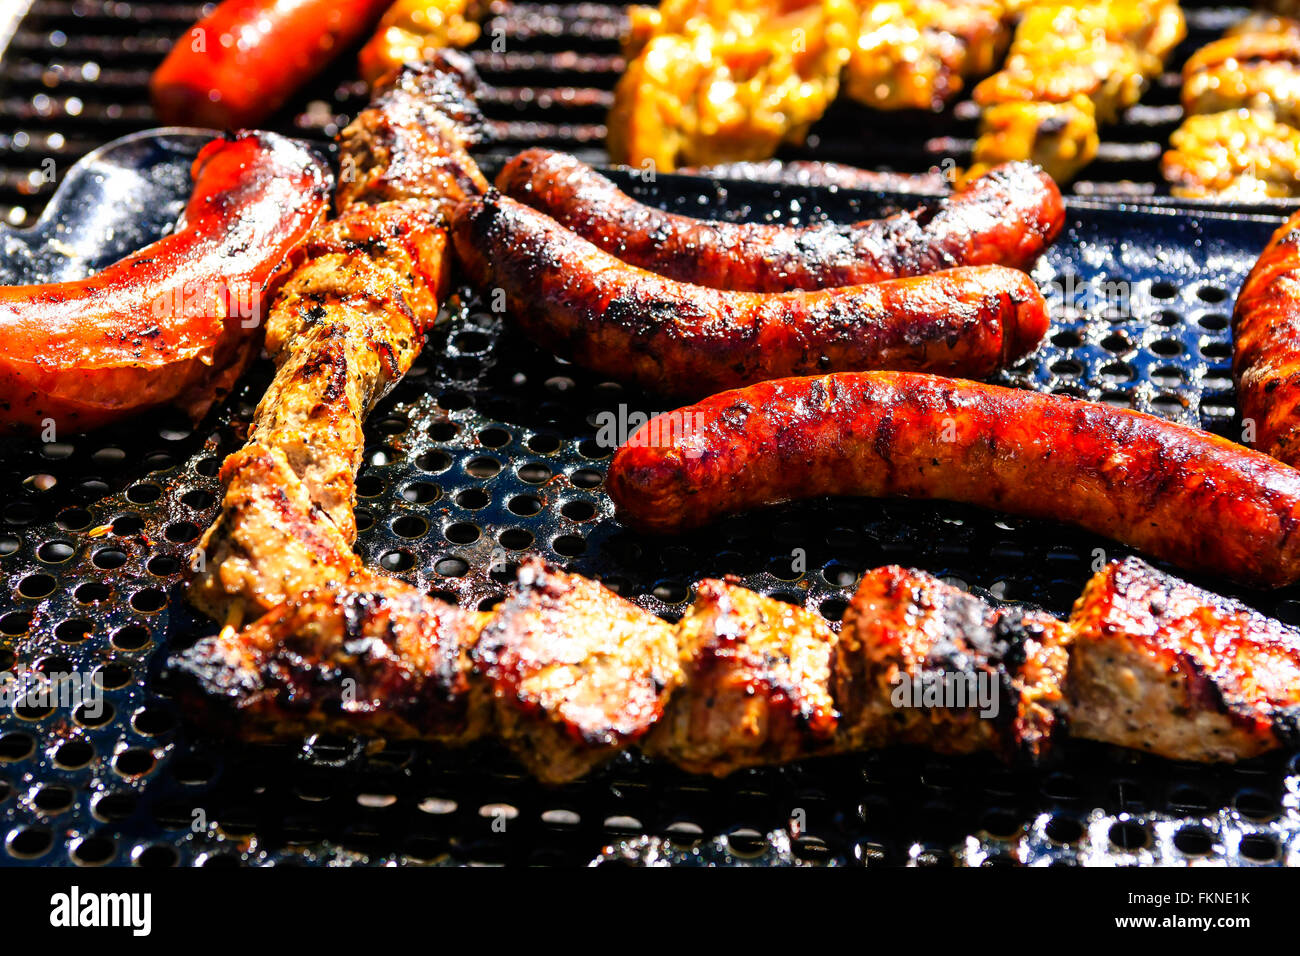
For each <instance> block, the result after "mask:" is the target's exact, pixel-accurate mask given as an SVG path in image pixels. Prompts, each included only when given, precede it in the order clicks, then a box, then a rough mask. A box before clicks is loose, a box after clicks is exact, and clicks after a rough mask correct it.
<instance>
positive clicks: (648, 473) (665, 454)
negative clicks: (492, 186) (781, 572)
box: [606, 372, 1300, 587]
mask: <svg viewBox="0 0 1300 956" xmlns="http://www.w3.org/2000/svg"><path fill="white" fill-rule="evenodd" d="M669 414H670V415H672V416H674V418H673V419H672V420H671V421H670V422H668V423H665V422H664V421H661V420H660V419H652V420H651V421H650V422H648V423H647V424H646V425H644V426H643V427H642V429H641V430H640V431H638V432H637V433H635V434H633V435H632V436H631V437H630V438H629V439H628V442H627V443H626V444H625V445H624V446H623V447H621V448H620V449H619V450H618V451H617V452H616V453H615V455H614V458H613V460H612V461H611V463H610V470H609V476H608V478H607V481H606V485H607V487H608V489H609V494H610V497H611V498H613V500H614V503H615V504H616V505H617V506H618V514H619V516H620V517H621V519H622V521H623V522H624V523H625V524H627V525H629V526H631V527H633V528H636V529H638V530H642V531H648V532H656V533H671V532H677V531H682V530H685V529H687V528H693V527H696V526H699V525H704V524H707V523H708V522H710V521H713V520H715V519H717V518H719V517H721V516H723V515H725V514H729V513H733V512H739V511H746V510H748V509H751V508H754V507H758V506H760V505H767V504H772V503H775V502H780V501H788V500H793V499H798V498H809V497H813V496H816V495H866V496H872V497H886V496H907V497H916V498H931V499H942V500H949V501H962V502H967V503H970V504H976V505H982V506H985V507H988V508H994V509H998V510H1000V511H1005V512H1010V513H1013V514H1020V515H1026V516H1030V517H1039V518H1054V519H1056V520H1059V521H1064V522H1068V523H1071V524H1075V525H1078V526H1080V527H1083V528H1086V529H1088V530H1090V531H1094V532H1097V533H1099V534H1103V535H1106V536H1108V537H1111V538H1114V539H1116V540H1118V541H1121V542H1123V543H1125V544H1128V545H1131V546H1132V547H1134V548H1137V549H1139V550H1141V551H1143V552H1146V553H1147V554H1150V555H1153V556H1155V557H1157V558H1161V559H1164V560H1167V561H1169V562H1171V563H1173V564H1176V565H1179V566H1181V567H1183V568H1187V569H1189V570H1193V571H1206V572H1211V573H1214V574H1220V575H1223V576H1224V577H1228V578H1232V579H1234V580H1237V581H1240V582H1243V583H1245V584H1248V585H1252V586H1256V587H1264V586H1267V587H1277V586H1281V585H1284V584H1290V583H1293V582H1295V581H1297V580H1300V535H1297V533H1296V531H1297V528H1300V471H1296V470H1295V469H1292V468H1290V467H1288V466H1286V465H1283V464H1281V463H1279V462H1277V461H1276V460H1274V459H1272V458H1270V457H1268V456H1267V455H1262V454H1260V453H1258V452H1254V451H1251V450H1250V449H1247V448H1243V447H1241V446H1239V445H1236V444H1234V443H1232V442H1230V441H1228V440H1226V439H1224V438H1220V437H1218V436H1215V435H1211V434H1208V433H1206V432H1202V431H1198V430H1196V429H1192V428H1187V427H1185V426H1182V425H1176V424H1173V423H1172V422H1167V421H1164V420H1163V419H1159V418H1155V417H1153V416H1151V415H1144V414H1141V413H1139V412H1133V411H1128V410H1126V409H1117V408H1112V407H1110V406H1108V405H1102V404H1098V403H1095V402H1086V401H1081V400H1078V399H1071V398H1065V397H1062V396H1058V395H1044V394H1040V393H1037V392H1030V391H1022V390H1019V389H1009V388H1001V387H998V386H995V385H983V384H979V383H976V382H967V381H960V380H953V379H946V378H939V377H935V376H930V375H917V374H907V373H885V372H874V373H857V374H850V373H843V374H837V375H826V376H819V377H813V378H795V379H785V380H781V381H774V382H764V383H762V384H759V385H753V386H750V387H749V388H744V389H738V390H736V391H731V392H727V393H725V394H721V395H715V396H713V397H712V398H709V399H707V400H705V401H703V402H700V403H699V404H696V405H692V406H688V407H686V408H683V409H679V410H678V411H676V412H673V413H669ZM661 418H662V416H661ZM647 436H649V438H650V439H653V440H648V437H647Z"/></svg>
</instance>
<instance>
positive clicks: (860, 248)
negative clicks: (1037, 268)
mask: <svg viewBox="0 0 1300 956" xmlns="http://www.w3.org/2000/svg"><path fill="white" fill-rule="evenodd" d="M497 187H498V188H499V189H501V191H502V192H504V193H505V194H506V195H507V196H510V197H511V198H513V199H517V200H518V201H520V202H522V203H526V204H527V205H529V206H532V207H533V208H534V209H537V210H540V211H541V212H544V213H546V214H547V215H548V216H550V217H552V218H554V219H555V220H556V221H557V222H559V224H560V225H562V226H564V227H565V228H566V229H571V230H573V231H574V232H576V233H577V234H578V235H579V236H582V237H583V238H585V239H587V240H589V241H591V242H593V243H594V244H595V245H596V246H598V247H599V248H601V249H603V250H604V251H605V252H608V253H609V254H611V255H614V256H617V257H618V258H620V259H622V260H623V261H624V262H628V263H631V264H632V265H635V266H640V267H641V268H642V269H647V270H649V271H651V272H657V273H659V274H660V275H664V276H668V277H669V278H672V279H677V280H679V281H681V282H690V283H694V284H695V285H703V286H709V287H712V288H716V289H728V290H733V291H746V290H747V291H752V292H785V291H788V290H791V289H823V288H828V287H832V286H848V285H861V284H864V283H868V282H879V281H881V280H883V279H893V278H898V277H901V276H913V275H922V274H924V273H927V272H933V271H935V270H937V269H948V268H952V267H954V266H967V265H991V264H1000V265H1007V266H1014V267H1016V268H1027V267H1029V266H1030V265H1032V264H1033V263H1034V262H1035V261H1036V260H1037V259H1038V257H1039V256H1040V255H1041V254H1042V252H1043V250H1044V249H1045V248H1046V247H1047V246H1048V245H1049V244H1050V243H1051V242H1052V240H1053V239H1055V238H1056V236H1057V234H1058V233H1059V232H1060V230H1061V227H1062V226H1063V225H1064V223H1065V206H1064V204H1063V203H1062V202H1061V194H1060V192H1059V191H1058V190H1057V188H1056V185H1055V184H1054V183H1053V182H1052V181H1051V179H1049V178H1048V177H1047V175H1046V174H1044V173H1043V172H1042V171H1041V170H1038V169H1034V168H1033V167H1032V166H1029V165H1028V164H1025V163H1019V164H1013V165H1011V166H1006V167H1001V168H999V169H996V170H994V171H992V172H990V173H989V174H987V175H986V176H982V177H980V178H979V179H976V180H974V181H972V182H971V183H970V184H968V185H967V186H966V187H965V188H964V189H962V190H961V191H959V192H958V193H956V194H955V195H953V196H951V197H948V198H945V199H942V200H939V201H937V202H935V203H934V204H932V205H930V206H928V207H925V208H922V209H919V210H915V211H912V212H906V213H899V214H898V215H895V216H891V217H889V218H888V219H874V220H866V221H863V222H859V223H855V224H853V225H840V224H835V223H831V224H819V225H814V226H805V227H803V228H794V227H790V226H777V225H771V224H768V223H726V222H713V221H705V220H701V219H694V218H691V217H690V216H679V215H675V214H673V213H668V212H663V211H661V210H659V209H655V208H653V207H650V206H644V205H642V204H641V203H639V202H637V201H636V200H634V199H632V198H631V197H630V196H628V195H626V194H625V193H623V192H621V191H620V190H619V189H618V187H617V186H615V185H614V184H613V183H612V182H610V181H609V180H608V179H606V178H605V177H604V176H602V175H600V174H599V173H598V172H596V171H595V170H593V169H592V168H591V167H590V166H587V165H586V164H585V163H582V162H580V161H579V160H577V159H575V158H573V157H572V156H569V155H566V154H564V153H556V152H552V151H550V150H545V149H529V150H525V151H524V152H522V153H520V154H519V155H518V156H516V157H515V158H514V159H512V160H511V161H510V162H509V163H507V164H506V166H505V167H504V168H503V169H502V170H501V173H500V175H498V176H497Z"/></svg>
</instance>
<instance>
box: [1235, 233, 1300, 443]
mask: <svg viewBox="0 0 1300 956" xmlns="http://www.w3.org/2000/svg"><path fill="white" fill-rule="evenodd" d="M1232 336H1233V343H1234V344H1233V356H1232V371H1233V375H1234V376H1235V378H1236V380H1237V396H1238V402H1239V403H1240V406H1241V418H1242V423H1243V425H1245V426H1246V427H1247V428H1248V429H1249V428H1251V427H1253V429H1254V440H1253V441H1252V442H1251V444H1253V445H1254V446H1255V447H1256V448H1258V449H1259V450H1260V451H1263V452H1267V453H1268V454H1270V455H1272V456H1273V457H1274V458H1277V459H1280V460H1281V461H1284V462H1286V463H1287V464H1288V465H1300V214H1297V215H1294V216H1292V217H1291V218H1290V219H1289V220H1287V222H1285V223H1284V224H1283V225H1282V227H1281V228H1280V229H1278V230H1277V232H1275V233H1274V234H1273V238H1272V239H1270V240H1269V244H1268V246H1267V247H1266V248H1265V249H1264V252H1263V254H1262V255H1261V256H1260V257H1259V261H1258V262H1256V263H1255V268H1253V269H1252V270H1251V271H1250V275H1249V276H1247V277H1246V281H1245V283H1244V284H1243V285H1242V287H1241V292H1240V293H1239V294H1238V296H1237V305H1236V308H1235V309H1234V311H1233V315H1232ZM1247 437H1250V436H1249V434H1248V435H1247Z"/></svg>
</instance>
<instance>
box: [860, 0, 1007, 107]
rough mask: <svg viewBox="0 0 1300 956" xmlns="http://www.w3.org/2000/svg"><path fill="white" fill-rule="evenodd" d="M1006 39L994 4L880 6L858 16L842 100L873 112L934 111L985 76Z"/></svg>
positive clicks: (960, 0) (958, 1)
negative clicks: (896, 110) (855, 36)
mask: <svg viewBox="0 0 1300 956" xmlns="http://www.w3.org/2000/svg"><path fill="white" fill-rule="evenodd" d="M1010 38H1011V24H1010V19H1009V18H1008V16H1007V13H1006V8H1005V6H1004V5H1003V3H1002V2H1001V0H885V2H882V3H872V4H869V5H868V6H866V8H865V9H864V10H863V12H862V25H861V26H860V27H859V31H858V37H857V42H856V43H854V44H853V45H852V47H851V49H850V52H849V63H848V66H847V68H846V69H845V73H844V92H845V94H846V95H848V96H849V97H850V98H851V99H853V100H856V101H857V102H859V103H862V104H863V105H864V106H870V107H873V108H875V109H884V110H894V109H925V110H937V109H940V108H941V107H942V106H943V105H944V104H945V103H947V102H949V101H950V100H952V98H953V97H955V96H956V95H957V94H958V93H959V92H961V90H962V88H963V87H964V86H965V81H966V80H969V79H971V78H972V77H977V76H982V75H984V74H986V73H988V72H989V71H990V70H992V69H993V67H994V66H995V65H996V64H997V61H998V59H999V58H1000V57H1001V55H1002V53H1003V52H1004V51H1005V50H1006V48H1007V43H1008V42H1009V41H1010Z"/></svg>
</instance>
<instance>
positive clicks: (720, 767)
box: [645, 580, 836, 777]
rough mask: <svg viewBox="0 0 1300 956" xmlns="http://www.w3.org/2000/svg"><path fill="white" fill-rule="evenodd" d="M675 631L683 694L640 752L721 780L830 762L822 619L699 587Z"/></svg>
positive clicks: (738, 591) (706, 584)
mask: <svg viewBox="0 0 1300 956" xmlns="http://www.w3.org/2000/svg"><path fill="white" fill-rule="evenodd" d="M697 590H698V596H697V597H696V599H695V603H694V604H692V605H691V609H690V610H689V611H687V612H686V615H685V616H684V617H683V618H682V620H681V622H680V623H679V624H678V625H677V643H678V648H679V653H680V657H681V667H682V673H683V684H682V686H681V688H680V689H678V690H677V692H676V693H675V694H674V696H673V698H672V700H671V701H670V703H669V705H668V708H667V711H666V712H665V714H664V716H663V719H662V720H661V721H660V722H659V724H658V725H657V726H656V727H655V729H654V731H653V732H652V733H651V735H650V737H649V739H648V740H647V741H646V745H645V751H646V753H647V754H650V755H651V756H657V757H662V758H664V759H666V760H670V761H672V762H673V763H675V764H677V765H678V766H679V767H681V768H682V769H684V770H687V771H689V772H690V773H707V774H713V775H714V776H717V777H722V776H726V775H727V774H729V773H731V772H733V771H735V770H738V769H740V768H742V767H750V766H758V765H763V764H781V763H789V762H790V761H793V760H798V759H800V758H802V757H806V756H810V755H814V754H817V753H821V752H826V751H827V750H828V749H829V746H828V745H829V743H830V741H831V739H832V738H833V737H834V734H835V727H836V713H835V704H834V701H832V700H831V695H830V674H831V667H830V664H831V649H832V648H833V647H834V645H835V634H834V632H833V631H831V629H830V628H829V627H828V626H827V625H826V622H825V621H824V620H823V619H822V618H821V616H820V615H818V614H814V613H812V612H809V611H805V610H803V609H802V608H797V607H794V606H792V605H790V604H787V603H785V602H784V601H778V600H776V599H774V598H768V597H763V596H762V595H760V594H755V593H754V592H753V591H748V590H746V589H744V588H741V587H737V586H736V585H734V584H731V583H729V582H726V581H714V580H705V581H701V582H700V583H699V585H698V586H697Z"/></svg>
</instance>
